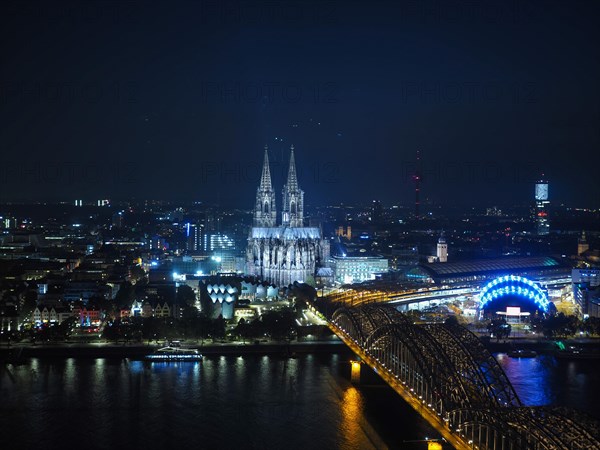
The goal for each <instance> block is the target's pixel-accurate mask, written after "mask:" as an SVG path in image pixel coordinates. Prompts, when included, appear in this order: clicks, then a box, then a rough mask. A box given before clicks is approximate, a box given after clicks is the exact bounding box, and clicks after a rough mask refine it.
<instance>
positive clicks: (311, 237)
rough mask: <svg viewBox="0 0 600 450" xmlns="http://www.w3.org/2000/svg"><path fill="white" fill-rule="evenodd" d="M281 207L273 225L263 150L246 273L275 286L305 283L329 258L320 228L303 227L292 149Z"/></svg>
mask: <svg viewBox="0 0 600 450" xmlns="http://www.w3.org/2000/svg"><path fill="white" fill-rule="evenodd" d="M282 205H283V207H282V214H281V225H280V226H277V224H276V218H277V209H276V207H275V194H274V190H273V186H272V184H271V172H270V169H269V155H268V151H267V148H266V147H265V159H264V164H263V169H262V177H261V180H260V185H259V187H258V190H257V192H256V204H255V208H254V222H253V223H254V226H253V227H252V229H251V230H250V236H249V237H248V248H247V251H246V267H247V269H246V270H247V272H248V273H249V274H250V275H254V276H257V277H259V278H261V279H262V280H264V281H268V282H270V283H272V284H273V285H275V286H287V285H289V284H292V283H294V282H295V281H299V282H305V281H307V280H308V279H309V278H310V277H314V276H315V272H316V268H317V266H318V265H320V264H321V263H322V262H325V261H326V260H327V258H328V256H329V241H327V240H325V239H323V238H322V236H321V230H320V228H318V227H305V226H304V191H302V190H301V189H300V187H299V184H298V177H297V174H296V162H295V159H294V147H293V146H292V147H291V153H290V165H289V169H288V178H287V182H286V184H285V186H284V188H283V202H282Z"/></svg>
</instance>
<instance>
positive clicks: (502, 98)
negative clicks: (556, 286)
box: [0, 0, 600, 209]
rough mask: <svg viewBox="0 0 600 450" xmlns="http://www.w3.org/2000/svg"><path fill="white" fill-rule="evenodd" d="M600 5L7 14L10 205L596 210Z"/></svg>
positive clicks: (131, 5)
mask: <svg viewBox="0 0 600 450" xmlns="http://www.w3.org/2000/svg"><path fill="white" fill-rule="evenodd" d="M599 10H600V3H599V2H596V1H592V0H589V1H588V0H584V1H549V0H544V1H539V2H537V1H536V2H533V1H515V2H512V1H500V2H479V1H475V0H473V1H464V2H462V1H461V2H458V1H442V0H438V1H424V2H423V1H406V2H402V1H401V2H348V1H344V2H329V3H328V2H321V1H319V2H293V1H290V2H288V1H269V2H265V3H261V2H242V3H238V2H232V1H225V2H220V1H216V0H215V1H199V2H183V1H181V2H150V1H139V2H87V1H84V2H79V1H78V2H73V3H69V2H42V3H36V2H22V1H19V2H15V3H8V2H2V3H1V4H0V34H1V36H2V44H3V45H2V47H3V50H2V64H1V66H0V120H1V124H2V125H1V127H0V148H1V149H2V153H1V154H2V161H1V164H0V201H12V200H27V201H60V200H64V201H72V200H74V199H76V198H81V199H83V200H84V201H95V200H96V199H99V198H112V199H129V198H138V199H139V198H152V199H164V200H182V201H189V200H199V201H205V202H211V203H219V204H222V205H224V206H236V207H242V208H248V209H250V208H252V206H253V202H254V195H255V192H256V187H257V184H258V180H259V177H260V168H261V164H262V157H263V147H264V145H265V144H268V145H269V150H270V156H271V160H272V163H273V165H272V171H273V173H274V182H275V189H276V191H277V193H278V197H277V201H278V202H279V204H281V203H280V202H281V198H280V195H279V193H280V192H281V188H282V184H283V182H284V180H283V178H284V174H285V173H286V170H287V169H286V165H287V161H288V157H289V146H290V144H294V145H295V148H296V161H297V165H298V171H299V177H300V184H301V188H303V189H304V190H305V192H306V193H305V199H306V202H307V203H308V204H309V205H327V204H334V203H339V202H345V203H356V202H363V201H369V200H371V199H380V200H381V201H382V202H383V204H384V205H386V206H389V205H392V204H404V205H410V204H411V203H412V202H413V196H414V194H413V186H412V184H411V180H410V177H411V175H412V174H413V172H414V170H415V152H416V150H420V151H421V153H422V174H423V179H424V182H423V185H422V193H423V197H427V198H429V199H430V200H431V201H433V202H436V203H440V204H444V205H460V206H466V205H474V206H491V205H509V204H524V203H526V202H528V201H531V200H532V199H533V181H534V180H535V179H536V178H539V176H541V173H542V172H543V173H545V176H546V178H548V179H549V181H550V197H551V201H552V202H553V203H554V204H559V203H565V204H567V205H570V206H579V207H600V183H599V181H598V180H599V178H598V173H599V162H600V156H599V155H600V120H599V119H600V111H599V108H600V107H599V105H600V102H599V100H600V92H599V88H598V80H600V58H599V56H598V55H599V53H598V47H597V42H600V27H598V21H599V20H598V19H599V15H600V14H599Z"/></svg>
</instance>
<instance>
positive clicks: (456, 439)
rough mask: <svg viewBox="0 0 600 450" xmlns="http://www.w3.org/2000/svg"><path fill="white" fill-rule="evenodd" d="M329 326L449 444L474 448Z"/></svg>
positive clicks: (384, 370)
mask: <svg viewBox="0 0 600 450" xmlns="http://www.w3.org/2000/svg"><path fill="white" fill-rule="evenodd" d="M328 326H329V328H330V329H331V331H333V332H334V333H335V334H336V335H337V336H338V337H339V338H340V339H341V340H342V341H343V342H344V344H346V345H347V346H348V347H349V348H350V349H351V350H352V351H353V352H354V353H355V354H356V355H357V356H358V357H359V358H360V359H361V361H364V362H365V363H366V364H367V365H369V367H371V368H372V369H374V370H375V371H376V372H377V374H378V375H379V376H380V377H381V378H382V379H383V380H384V381H385V382H386V383H387V384H388V385H389V386H390V387H391V388H392V389H393V390H394V391H396V393H398V394H399V395H400V396H401V397H402V398H403V399H404V401H406V403H408V404H409V405H410V406H411V407H412V408H413V409H414V410H415V411H416V412H417V413H418V414H419V415H420V416H421V417H423V418H424V419H425V420H426V421H427V422H428V423H429V424H430V425H431V426H432V427H433V428H435V430H436V431H437V432H438V433H440V435H442V437H443V438H444V439H446V441H448V443H450V444H451V445H453V446H454V448H456V449H458V450H463V449H464V450H468V449H471V448H472V446H471V445H469V444H468V443H467V442H466V441H464V440H463V438H462V437H461V436H457V435H456V434H454V433H452V432H451V431H450V430H449V428H448V427H447V426H446V423H445V422H444V420H443V419H442V418H441V417H440V416H438V415H437V414H436V413H435V411H434V410H431V409H429V408H428V407H427V405H425V404H424V402H423V401H420V400H419V399H418V398H416V397H415V396H414V395H412V394H411V392H410V390H408V389H406V388H405V387H404V385H403V384H402V383H401V382H400V381H398V379H397V378H396V377H395V376H394V375H393V374H391V373H390V371H389V370H388V369H387V368H385V367H384V366H383V365H381V364H380V363H379V362H378V361H377V360H375V359H374V358H372V357H371V356H369V355H367V354H366V353H365V352H364V351H363V350H362V348H360V347H359V346H358V345H356V344H355V343H354V342H353V341H352V340H351V339H349V338H348V337H347V336H346V334H345V333H344V332H343V331H342V330H340V329H339V328H338V327H337V326H335V324H334V323H332V322H328Z"/></svg>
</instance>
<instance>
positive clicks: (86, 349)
mask: <svg viewBox="0 0 600 450" xmlns="http://www.w3.org/2000/svg"><path fill="white" fill-rule="evenodd" d="M164 346H165V345H164V343H163V344H156V343H154V342H153V343H151V344H147V343H146V344H144V343H127V344H123V343H121V344H115V343H108V342H90V343H65V342H58V343H43V344H39V343H37V344H35V345H33V344H31V343H28V342H26V343H17V344H12V345H10V347H9V346H7V345H6V344H3V345H2V346H0V361H3V360H8V359H10V358H13V359H14V358H15V357H18V358H143V357H144V356H145V355H147V354H149V353H152V352H153V351H154V350H156V349H158V348H161V347H164ZM181 346H182V347H184V348H195V349H198V350H199V351H200V353H202V354H203V355H244V354H258V355H260V354H265V355H282V356H295V355H297V354H304V353H339V352H348V353H350V350H349V349H348V348H347V347H346V346H345V345H344V343H343V342H342V341H340V340H339V339H337V338H335V339H333V338H332V339H325V340H306V341H299V342H298V341H292V342H289V343H288V342H285V341H266V342H263V341H261V342H258V343H255V342H245V343H244V342H241V341H240V342H215V343H213V342H204V343H202V342H199V341H198V342H197V341H189V342H183V343H182V344H181Z"/></svg>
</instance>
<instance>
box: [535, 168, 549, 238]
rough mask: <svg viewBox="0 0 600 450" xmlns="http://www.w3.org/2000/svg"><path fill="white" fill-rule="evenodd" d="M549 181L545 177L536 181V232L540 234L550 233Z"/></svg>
mask: <svg viewBox="0 0 600 450" xmlns="http://www.w3.org/2000/svg"><path fill="white" fill-rule="evenodd" d="M549 205H550V201H549V200H548V182H547V181H545V180H544V179H543V175H542V179H541V180H539V181H536V183H535V222H536V232H537V234H538V235H539V236H545V235H547V234H549V233H550V221H549V217H548V206H549Z"/></svg>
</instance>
